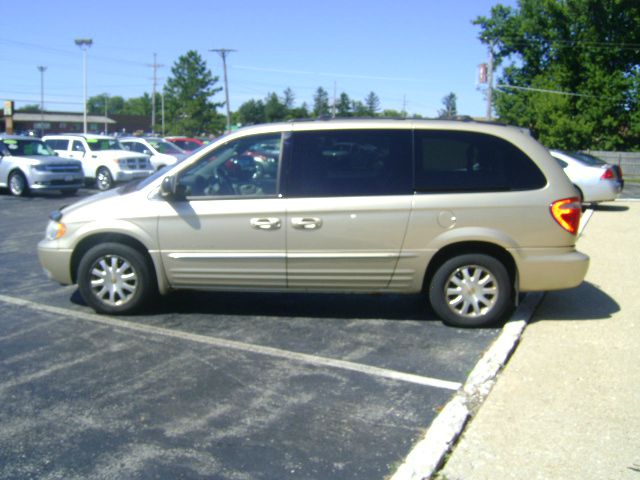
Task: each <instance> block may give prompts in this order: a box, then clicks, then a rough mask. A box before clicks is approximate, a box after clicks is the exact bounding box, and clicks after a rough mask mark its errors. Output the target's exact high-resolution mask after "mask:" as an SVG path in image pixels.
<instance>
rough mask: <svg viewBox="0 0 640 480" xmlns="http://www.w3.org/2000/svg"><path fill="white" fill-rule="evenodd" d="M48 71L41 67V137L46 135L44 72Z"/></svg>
mask: <svg viewBox="0 0 640 480" xmlns="http://www.w3.org/2000/svg"><path fill="white" fill-rule="evenodd" d="M46 69H47V67H45V66H44V65H39V66H38V70H40V136H41V137H42V136H43V135H44V72H45V70H46Z"/></svg>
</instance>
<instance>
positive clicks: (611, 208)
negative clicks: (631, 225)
mask: <svg viewBox="0 0 640 480" xmlns="http://www.w3.org/2000/svg"><path fill="white" fill-rule="evenodd" d="M590 208H591V209H593V210H595V211H596V212H626V211H627V210H629V207H628V206H626V205H602V204H596V205H592V206H591V207H590Z"/></svg>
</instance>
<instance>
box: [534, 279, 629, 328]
mask: <svg viewBox="0 0 640 480" xmlns="http://www.w3.org/2000/svg"><path fill="white" fill-rule="evenodd" d="M619 311H620V305H618V303H617V302H616V301H615V300H614V299H613V298H611V297H610V296H609V295H607V293H606V292H604V291H602V290H601V289H600V288H598V287H597V286H596V285H593V284H592V283H589V282H582V284H580V285H579V286H578V287H576V288H572V289H570V290H558V291H553V292H547V294H546V295H545V297H544V300H543V302H542V303H541V305H540V307H538V309H537V310H536V313H535V315H534V321H544V320H573V321H577V320H606V319H608V318H611V317H612V316H613V314H614V313H616V312H619Z"/></svg>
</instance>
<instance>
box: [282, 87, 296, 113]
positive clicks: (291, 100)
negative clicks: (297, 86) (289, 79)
mask: <svg viewBox="0 0 640 480" xmlns="http://www.w3.org/2000/svg"><path fill="white" fill-rule="evenodd" d="M295 101H296V96H295V94H294V93H293V90H291V88H290V87H287V88H286V89H285V91H284V95H283V97H282V103H283V104H284V106H285V107H286V108H287V110H293V109H294V105H295Z"/></svg>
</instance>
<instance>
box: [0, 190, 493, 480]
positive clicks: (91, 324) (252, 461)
mask: <svg viewBox="0 0 640 480" xmlns="http://www.w3.org/2000/svg"><path fill="white" fill-rule="evenodd" d="M90 193H93V192H92V191H90V190H83V191H81V192H80V195H81V196H82V195H88V194H90ZM76 198H77V197H71V198H64V197H60V196H59V195H39V196H34V197H31V198H13V197H10V196H9V195H7V194H2V195H0V209H1V210H2V214H1V215H0V229H1V231H2V232H3V236H2V239H1V240H0V255H1V256H2V262H0V279H1V280H0V286H1V288H0V425H2V428H1V429H0V478H3V479H9V478H12V479H13V478H39V479H58V478H60V479H62V478H64V479H74V478H137V479H146V478H185V479H192V478H194V479H195V478H209V479H210V478H221V479H222V478H225V479H226V478H229V479H256V478H265V479H273V478H279V479H284V478H296V479H300V478H314V479H315V478H317V479H326V478H331V479H341V478H344V479H368V480H369V479H374V478H385V477H387V476H389V475H391V474H393V472H394V471H395V469H396V468H397V467H398V466H399V465H400V464H401V463H402V461H403V460H404V457H405V456H406V455H407V453H408V452H409V451H410V450H411V447H412V445H413V444H414V443H415V442H416V441H418V440H419V439H420V438H421V437H422V436H423V435H424V432H425V430H426V429H427V428H428V427H429V425H430V423H431V421H432V420H433V419H434V418H435V416H436V415H437V414H438V411H439V409H440V408H441V407H442V406H443V405H444V404H446V403H447V401H448V400H449V399H450V398H451V396H452V395H453V394H454V393H455V391H456V390H457V388H458V387H459V385H460V384H461V383H462V382H464V381H465V379H466V377H467V375H468V373H469V372H470V371H471V369H472V368H473V366H474V365H475V364H476V362H477V361H478V360H479V358H480V357H481V355H482V354H483V352H484V351H485V350H486V349H487V348H488V346H489V345H490V344H491V343H492V341H493V340H494V339H495V338H496V336H497V335H498V334H499V332H500V331H499V330H498V329H477V330H458V329H454V328H450V327H445V326H443V325H442V324H441V323H440V321H438V320H436V319H435V318H434V317H433V314H432V313H431V312H430V311H429V309H428V308H427V307H426V305H425V303H424V302H423V300H422V298H421V297H419V296H392V295H389V296H387V295H377V296H374V295H343V296H341V295H330V296H327V295H284V294H231V293H197V292H185V293H179V294H173V295H170V296H168V297H165V298H163V299H162V300H160V301H159V302H158V304H157V305H156V306H155V307H154V308H153V309H152V310H150V311H149V312H147V313H146V314H144V315H139V316H132V317H117V318H116V317H107V316H100V315H96V314H94V313H93V311H92V310H91V309H90V308H88V307H87V306H85V305H84V304H83V303H82V300H81V299H80V296H79V295H78V293H77V291H76V289H75V287H62V286H60V285H57V284H55V283H54V282H52V281H50V280H49V279H48V278H47V277H46V276H45V274H44V273H43V272H42V270H41V268H40V266H39V264H38V260H37V256H36V245H37V243H38V241H39V240H40V239H41V238H42V236H43V233H44V228H45V225H46V221H47V216H48V213H49V212H50V211H51V210H53V209H55V208H58V207H60V206H61V205H63V204H66V203H70V202H73V201H74V200H75V199H76Z"/></svg>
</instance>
